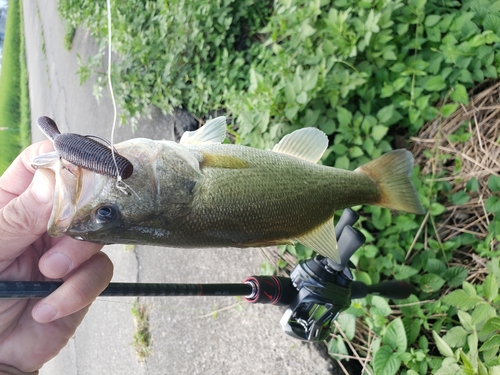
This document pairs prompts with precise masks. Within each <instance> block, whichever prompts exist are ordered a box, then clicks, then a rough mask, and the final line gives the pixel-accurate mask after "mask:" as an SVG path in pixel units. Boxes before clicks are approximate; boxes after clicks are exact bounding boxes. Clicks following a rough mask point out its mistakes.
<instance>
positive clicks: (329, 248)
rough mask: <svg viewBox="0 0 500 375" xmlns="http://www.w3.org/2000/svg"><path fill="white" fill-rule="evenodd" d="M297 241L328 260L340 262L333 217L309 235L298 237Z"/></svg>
mask: <svg viewBox="0 0 500 375" xmlns="http://www.w3.org/2000/svg"><path fill="white" fill-rule="evenodd" d="M297 241H299V242H300V243H301V244H303V245H305V246H307V247H310V248H311V249H313V250H314V251H316V252H317V253H318V254H320V255H323V256H324V257H326V258H328V259H331V260H333V261H335V262H340V254H339V249H338V246H337V238H336V237H335V227H334V225H333V217H332V218H331V219H330V220H328V221H327V222H325V223H324V224H322V225H320V226H319V227H317V228H314V229H313V230H312V231H310V232H308V233H307V234H305V235H303V236H301V237H297Z"/></svg>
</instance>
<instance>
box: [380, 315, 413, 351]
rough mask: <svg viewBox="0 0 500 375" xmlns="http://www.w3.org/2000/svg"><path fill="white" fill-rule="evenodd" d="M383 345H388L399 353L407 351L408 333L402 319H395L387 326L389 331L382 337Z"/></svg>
mask: <svg viewBox="0 0 500 375" xmlns="http://www.w3.org/2000/svg"><path fill="white" fill-rule="evenodd" d="M382 343H384V344H388V345H389V346H390V347H391V348H392V349H393V350H396V351H397V352H398V353H402V352H405V351H406V348H407V340H406V332H405V327H404V325H403V321H402V320H401V318H397V319H394V320H393V321H392V322H390V323H389V325H388V326H387V330H386V331H385V334H384V336H383V337H382Z"/></svg>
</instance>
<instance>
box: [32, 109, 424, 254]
mask: <svg viewBox="0 0 500 375" xmlns="http://www.w3.org/2000/svg"><path fill="white" fill-rule="evenodd" d="M225 130H226V120H225V118H224V117H219V118H216V119H213V120H211V121H209V122H207V124H206V125H205V126H203V127H201V128H200V129H198V130H196V131H194V132H186V133H185V134H184V135H183V137H182V138H181V140H180V143H176V142H172V141H153V140H150V139H144V138H137V139H131V140H129V141H126V142H122V143H119V144H117V145H115V147H116V151H117V152H118V153H119V154H120V155H122V156H123V157H125V158H127V159H128V160H129V161H130V162H131V163H132V164H133V171H134V172H133V174H132V176H130V177H129V178H128V179H127V180H126V183H127V190H128V192H129V193H128V194H125V193H124V192H123V189H119V188H117V186H116V184H117V180H116V178H113V177H110V176H106V175H103V174H98V173H95V172H92V171H90V170H86V169H83V168H81V167H79V166H77V165H74V164H72V163H70V162H68V161H67V160H65V159H63V158H61V157H60V155H58V154H57V153H51V154H47V155H41V156H39V157H37V158H36V159H35V160H34V161H33V165H34V166H35V167H37V168H49V169H51V170H52V171H53V172H54V173H55V176H56V187H55V193H54V207H53V211H52V214H51V218H50V221H49V224H48V233H49V234H50V235H53V236H58V235H62V234H65V235H69V236H71V237H73V238H77V239H80V240H84V241H90V242H97V243H102V244H110V243H122V244H151V245H161V246H173V247H250V246H268V245H276V244H283V243H290V242H293V241H298V242H300V243H302V244H304V245H306V246H308V247H311V248H312V249H313V250H315V251H316V252H318V253H319V254H321V255H323V256H325V257H327V258H330V259H332V260H334V261H339V259H340V258H339V252H338V249H337V243H336V239H335V232H334V223H333V215H334V212H335V210H339V209H344V208H347V207H351V206H355V205H361V204H371V205H378V206H381V207H386V208H390V209H395V210H401V211H407V212H411V213H416V214H422V213H423V212H424V210H423V207H422V205H421V204H420V201H419V199H418V196H417V193H416V191H415V188H414V187H413V185H412V183H411V181H410V177H409V176H410V174H411V170H412V167H413V156H412V155H411V153H410V152H408V151H406V150H395V151H392V152H389V153H387V154H384V155H382V156H381V157H379V158H377V159H375V160H373V161H371V162H369V163H367V164H365V165H364V166H362V167H360V168H358V169H356V170H355V171H348V170H342V169H337V168H332V167H328V166H323V165H319V164H317V162H318V161H319V159H320V158H321V156H322V155H323V153H324V151H325V150H326V148H327V147H328V139H327V137H326V135H325V134H324V133H323V132H321V131H320V130H318V129H315V128H304V129H300V130H297V131H295V132H293V133H291V134H289V135H287V136H285V137H284V138H283V139H282V140H281V141H280V142H279V143H278V144H277V145H276V146H275V147H274V148H273V150H272V151H268V150H258V149H254V148H250V147H244V146H238V145H231V144H222V142H223V140H224V138H225V135H226V132H225Z"/></svg>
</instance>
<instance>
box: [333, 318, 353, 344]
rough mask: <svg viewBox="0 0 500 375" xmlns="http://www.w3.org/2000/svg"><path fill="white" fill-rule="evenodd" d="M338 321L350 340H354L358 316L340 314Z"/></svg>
mask: <svg viewBox="0 0 500 375" xmlns="http://www.w3.org/2000/svg"><path fill="white" fill-rule="evenodd" d="M337 321H338V322H339V324H340V326H341V327H342V330H343V331H344V333H345V335H346V336H347V338H348V339H349V340H352V339H353V338H354V335H355V334H356V316H354V315H352V314H346V313H345V312H344V313H342V314H340V315H339V317H338V319H337Z"/></svg>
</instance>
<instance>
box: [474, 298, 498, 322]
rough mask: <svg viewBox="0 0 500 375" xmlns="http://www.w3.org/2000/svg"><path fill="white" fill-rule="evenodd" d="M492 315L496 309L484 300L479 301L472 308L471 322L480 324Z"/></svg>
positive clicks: (494, 314)
mask: <svg viewBox="0 0 500 375" xmlns="http://www.w3.org/2000/svg"><path fill="white" fill-rule="evenodd" d="M494 316H496V310H495V308H494V307H493V306H490V305H489V304H488V303H485V302H483V303H480V304H478V305H477V306H476V307H475V308H474V310H472V316H471V318H472V324H482V323H484V322H485V321H487V320H488V319H489V318H492V317H494Z"/></svg>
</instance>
